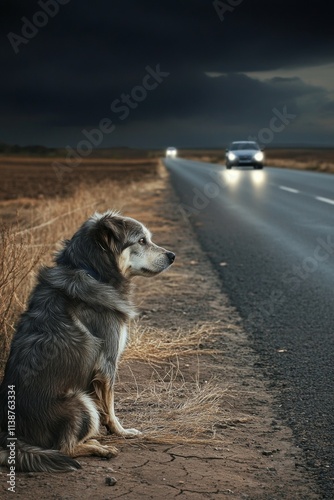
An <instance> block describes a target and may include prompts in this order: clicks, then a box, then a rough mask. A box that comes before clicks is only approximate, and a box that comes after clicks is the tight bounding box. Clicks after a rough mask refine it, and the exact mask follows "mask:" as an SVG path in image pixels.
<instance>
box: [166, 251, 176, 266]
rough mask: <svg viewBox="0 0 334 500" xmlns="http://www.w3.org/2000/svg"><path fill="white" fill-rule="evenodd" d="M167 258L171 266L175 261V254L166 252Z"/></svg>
mask: <svg viewBox="0 0 334 500" xmlns="http://www.w3.org/2000/svg"><path fill="white" fill-rule="evenodd" d="M167 257H168V260H169V262H170V263H171V264H173V262H174V260H175V253H173V252H167Z"/></svg>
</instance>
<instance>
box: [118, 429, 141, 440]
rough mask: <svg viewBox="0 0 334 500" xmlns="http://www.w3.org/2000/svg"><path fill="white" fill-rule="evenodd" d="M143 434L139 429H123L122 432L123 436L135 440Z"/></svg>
mask: <svg viewBox="0 0 334 500" xmlns="http://www.w3.org/2000/svg"><path fill="white" fill-rule="evenodd" d="M142 434H143V433H142V432H140V431H138V429H123V430H122V432H121V436H124V437H126V438H133V437H137V436H141V435H142Z"/></svg>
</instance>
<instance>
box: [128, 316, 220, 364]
mask: <svg viewBox="0 0 334 500" xmlns="http://www.w3.org/2000/svg"><path fill="white" fill-rule="evenodd" d="M131 332H132V333H131V341H130V343H129V345H128V347H127V349H126V351H125V354H124V360H140V361H145V362H146V363H150V364H154V363H164V362H166V361H169V360H170V359H171V358H173V357H175V356H191V355H196V356H198V355H199V354H213V353H214V352H216V351H215V350H214V349H213V348H209V347H205V344H206V345H207V344H208V343H209V342H212V340H213V337H214V335H216V334H217V331H216V329H215V328H214V326H212V325H200V326H197V327H196V328H194V329H190V330H184V329H182V328H178V329H176V330H173V331H168V330H167V331H166V330H163V329H161V328H160V329H158V328H153V327H144V328H143V327H140V326H139V324H138V323H134V325H133V327H132V328H131Z"/></svg>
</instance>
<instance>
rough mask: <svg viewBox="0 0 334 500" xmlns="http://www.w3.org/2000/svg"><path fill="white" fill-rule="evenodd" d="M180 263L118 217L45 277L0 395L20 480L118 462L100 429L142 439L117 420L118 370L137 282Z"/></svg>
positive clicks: (1, 426)
mask: <svg viewBox="0 0 334 500" xmlns="http://www.w3.org/2000/svg"><path fill="white" fill-rule="evenodd" d="M174 259H175V254H174V253H173V252H169V251H167V250H165V249H164V248H161V247H159V246H157V245H155V244H154V243H153V242H152V240H151V233H150V231H149V230H148V229H147V228H146V227H145V226H144V225H143V224H141V223H140V222H138V221H136V220H134V219H132V218H130V217H123V216H121V215H120V214H119V213H116V212H112V211H108V212H105V213H103V214H98V213H96V214H94V215H93V216H92V217H91V218H90V219H88V220H87V221H86V222H85V223H84V224H83V225H82V226H81V227H80V228H79V230H78V231H77V232H76V233H75V234H74V235H73V237H72V238H71V239H70V240H66V241H65V242H64V244H63V248H62V250H61V251H60V252H58V253H57V254H56V255H55V259H54V265H53V266H51V267H44V268H42V269H41V270H40V272H39V274H38V278H37V284H36V286H35V288H34V290H33V292H32V294H31V296H30V299H29V303H28V308H27V310H26V312H24V313H23V314H22V316H21V318H20V320H19V322H18V326H17V329H16V333H15V335H14V337H13V340H12V344H11V350H10V354H9V358H8V361H7V364H6V367H5V374H4V379H3V382H2V384H1V386H0V465H7V466H9V462H10V459H11V458H13V455H15V469H16V471H32V472H34V471H35V472H58V471H71V470H74V469H78V468H80V467H81V466H80V464H79V463H78V461H77V460H75V458H77V457H80V456H86V455H97V456H101V457H105V458H110V457H111V456H114V455H115V454H116V453H117V449H116V448H114V447H113V446H103V445H101V444H100V443H99V442H98V441H97V440H95V439H93V437H94V436H97V435H98V434H99V428H100V425H104V426H105V427H106V428H107V431H108V432H109V433H114V434H116V435H117V436H124V437H134V436H137V435H139V434H141V433H140V431H138V430H137V429H124V428H123V427H122V425H121V423H120V422H119V420H118V419H117V417H116V416H115V412H114V389H113V387H114V382H115V376H116V371H117V365H118V361H119V359H120V356H121V354H122V352H123V350H124V348H125V346H126V342H127V322H128V319H130V318H133V317H134V316H135V315H136V311H135V308H134V305H133V303H132V301H131V281H132V278H133V277H135V276H146V277H153V276H156V275H157V274H159V273H161V272H162V271H164V270H166V269H167V268H168V267H169V266H170V265H171V264H172V263H173V262H174ZM13 416H15V420H13V418H14V417H13ZM13 436H15V438H13ZM14 439H15V441H14ZM11 446H12V448H11ZM14 448H15V450H14ZM11 463H13V461H12V462H11Z"/></svg>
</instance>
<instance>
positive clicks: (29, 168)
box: [0, 157, 318, 500]
mask: <svg viewBox="0 0 334 500" xmlns="http://www.w3.org/2000/svg"><path fill="white" fill-rule="evenodd" d="M52 161H53V160H52ZM0 176H1V179H2V184H1V191H0V225H1V232H0V353H1V357H0V375H1V371H2V370H3V368H4V364H5V361H6V358H7V355H8V352H9V346H10V341H11V338H12V335H13V333H14V331H15V323H16V321H17V319H18V317H19V315H20V313H21V312H22V311H23V310H24V308H25V305H26V302H27V298H28V296H29V293H30V291H31V289H32V287H33V284H34V281H35V273H36V271H37V269H38V268H39V267H40V265H42V264H46V265H50V264H51V263H52V260H51V259H52V254H53V253H54V251H55V250H57V248H59V245H60V244H61V240H63V239H65V238H69V237H71V235H72V234H73V233H74V231H75V230H76V229H77V227H78V226H79V225H80V224H81V223H82V222H83V221H84V220H85V219H86V218H87V217H88V216H89V215H90V214H92V213H93V212H94V211H95V210H98V211H104V210H106V209H110V208H113V209H117V210H121V211H122V212H123V213H125V214H126V215H130V216H132V217H135V218H137V219H139V220H141V221H142V222H144V223H145V224H147V225H148V227H149V228H150V229H151V230H152V231H153V233H154V240H155V241H156V242H157V243H158V244H160V245H162V246H164V247H166V248H168V249H170V250H173V251H175V252H176V254H177V258H176V261H175V264H173V266H172V268H171V269H170V270H169V271H168V272H167V273H166V274H163V275H162V276H159V277H157V278H156V279H154V280H149V279H145V278H141V279H138V280H137V281H136V293H135V297H136V302H137V304H138V306H139V310H140V311H141V312H140V316H139V319H138V320H136V321H134V322H132V324H131V325H130V342H129V345H128V347H127V349H126V351H125V355H124V357H123V359H122V363H121V366H120V372H119V380H118V383H117V386H116V391H117V398H116V413H117V414H118V416H119V417H120V419H121V421H122V422H123V424H124V425H126V426H135V427H137V428H140V429H141V430H142V431H144V434H143V437H140V438H136V439H133V440H127V441H124V440H122V439H119V438H118V439H117V438H115V437H113V436H110V437H107V436H103V437H102V440H103V442H104V443H107V442H111V443H112V444H116V445H117V447H118V448H119V449H120V454H119V456H117V457H116V458H115V459H113V460H112V461H111V462H110V463H108V462H104V461H101V460H100V459H99V458H96V457H89V458H88V457H87V458H86V457H84V459H82V460H81V459H80V463H81V464H82V466H83V469H82V470H80V471H77V472H74V473H69V474H47V473H31V474H17V477H16V481H17V488H16V495H17V496H18V497H20V498H23V499H24V498H27V492H29V496H30V497H31V498H41V499H49V498H54V499H61V498H67V499H73V498H82V499H85V498H87V499H88V498H96V499H97V500H104V499H106V498H111V497H112V498H120V497H125V498H127V499H129V500H137V499H138V498H152V499H156V498H174V497H175V496H180V497H181V498H185V499H189V500H200V499H202V498H217V499H218V498H219V499H225V498H230V497H231V494H232V495H234V496H235V497H236V498H252V499H258V500H266V499H268V498H282V499H284V498H285V499H287V500H288V499H290V498H308V499H310V500H311V499H315V498H318V495H317V493H316V487H315V486H314V484H313V481H312V478H311V475H310V472H309V471H308V470H307V467H306V466H305V464H304V462H303V457H302V456H301V453H300V450H298V449H297V448H296V447H295V446H294V445H293V440H292V435H291V431H290V430H289V429H288V428H287V427H285V426H284V424H283V423H282V422H281V421H280V420H279V419H278V418H277V416H276V415H275V414H274V413H273V410H272V405H273V398H272V395H271V394H270V393H269V392H268V390H267V389H266V383H265V380H264V379H263V376H262V375H261V374H260V373H259V372H258V371H256V370H255V369H254V368H253V367H254V365H256V363H257V358H256V355H255V354H254V352H253V351H252V349H251V347H250V346H249V342H248V339H247V336H246V334H245V332H244V330H243V329H242V326H241V324H242V322H241V320H240V318H239V316H238V314H237V312H236V311H235V310H234V309H233V307H231V306H230V304H229V301H228V299H227V297H226V296H225V295H224V294H222V292H221V284H220V282H219V280H218V278H217V276H216V274H215V273H214V271H213V270H212V268H211V265H210V263H209V260H208V258H207V256H206V255H204V254H203V252H202V251H201V249H200V247H199V244H198V243H197V241H196V239H195V237H194V234H193V232H192V230H191V227H190V226H189V224H188V222H187V221H185V220H184V219H183V217H182V215H181V212H180V211H179V210H178V200H177V198H176V197H175V195H174V193H173V192H172V190H171V187H170V184H169V180H168V175H167V173H166V171H165V170H164V168H163V166H162V165H161V164H160V162H159V161H158V160H157V159H145V160H143V159H142V158H139V159H137V160H136V159H134V158H132V159H130V160H127V159H120V160H107V159H101V158H99V159H97V158H95V159H90V160H85V161H82V162H81V164H80V166H78V167H76V168H73V169H72V170H71V171H69V172H65V173H64V175H63V176H62V178H61V179H59V178H58V177H57V176H56V174H55V172H54V171H53V169H52V167H51V160H50V159H36V158H22V157H20V158H13V157H8V158H5V157H2V158H1V159H0ZM302 471H303V472H302ZM6 473H7V471H6V470H1V469H0V496H1V498H10V496H9V493H8V492H7V490H6V479H7V477H6ZM110 475H112V476H115V477H116V479H117V484H116V485H115V486H114V487H113V488H112V490H111V489H110V487H109V486H106V478H107V477H109V476H110Z"/></svg>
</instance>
